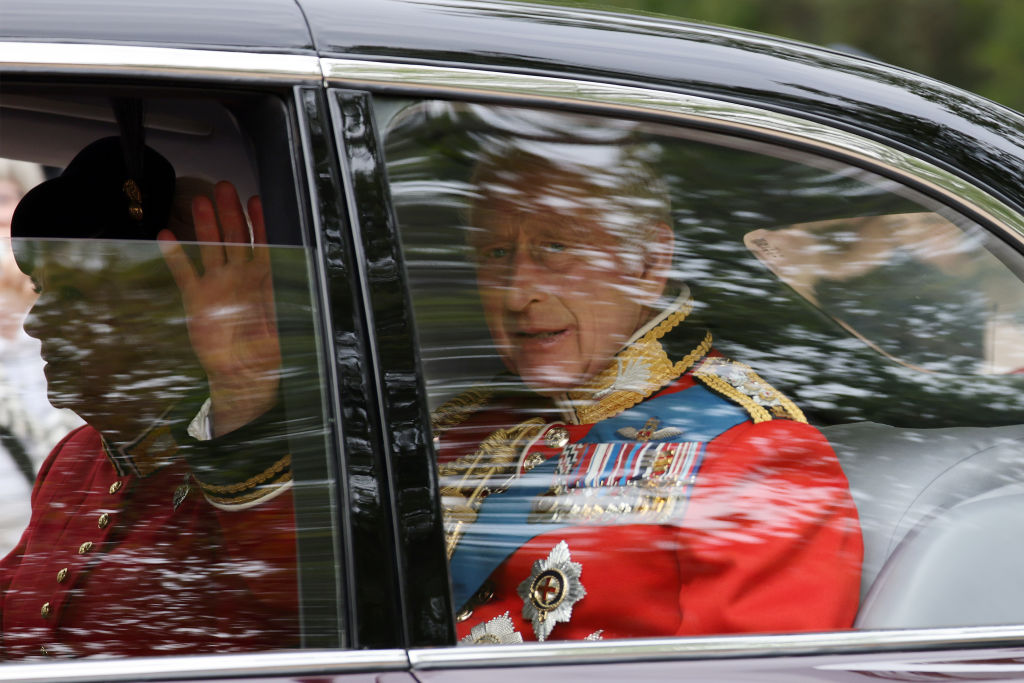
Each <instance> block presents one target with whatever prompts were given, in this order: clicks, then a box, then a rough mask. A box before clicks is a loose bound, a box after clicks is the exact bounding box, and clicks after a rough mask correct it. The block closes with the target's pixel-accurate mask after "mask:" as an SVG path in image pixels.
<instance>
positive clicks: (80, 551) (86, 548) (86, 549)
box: [78, 541, 92, 555]
mask: <svg viewBox="0 0 1024 683" xmlns="http://www.w3.org/2000/svg"><path fill="white" fill-rule="evenodd" d="M90 550H92V541H86V542H85V543H83V544H82V545H80V546H78V554H79V555H85V554H86V553H87V552H89V551H90Z"/></svg>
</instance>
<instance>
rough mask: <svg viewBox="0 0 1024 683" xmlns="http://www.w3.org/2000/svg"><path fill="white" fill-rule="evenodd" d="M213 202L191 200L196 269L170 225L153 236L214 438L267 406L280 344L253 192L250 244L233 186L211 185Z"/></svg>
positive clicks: (274, 386)
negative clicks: (207, 400)
mask: <svg viewBox="0 0 1024 683" xmlns="http://www.w3.org/2000/svg"><path fill="white" fill-rule="evenodd" d="M214 200H215V202H216V206H214V203H213V202H211V201H210V200H209V199H208V198H207V197H196V198H195V199H194V200H193V201H192V217H193V220H194V221H195V231H196V240H197V241H198V242H199V243H200V246H199V255H200V262H201V265H202V268H201V269H197V268H196V266H195V264H193V262H192V260H191V259H190V258H189V257H188V255H186V254H185V251H184V250H183V249H182V247H181V245H180V244H179V243H178V241H177V238H176V237H175V236H174V234H173V233H172V232H171V231H170V230H162V231H161V232H160V234H159V235H158V236H157V239H158V240H159V241H160V242H159V243H160V248H161V251H162V252H163V255H164V260H166V261H167V265H168V267H169V268H170V270H171V273H172V274H173V276H174V280H175V282H176V283H177V284H178V288H179V289H180V290H181V297H182V301H183V303H184V307H185V314H186V317H187V318H188V332H189V338H190V339H191V341H192V348H193V350H194V351H195V354H196V356H197V357H198V358H199V362H200V364H201V365H202V366H203V370H205V371H206V376H207V379H208V381H209V383H210V397H211V399H212V411H211V418H212V424H213V435H214V436H220V435H222V434H226V433H228V432H230V431H233V430H235V429H237V428H239V427H241V426H243V425H245V424H246V423H248V422H251V421H252V420H254V419H255V418H257V417H259V416H260V415H262V414H263V413H265V412H266V411H268V410H269V409H270V408H272V407H273V405H274V402H275V401H276V400H277V391H278V384H279V382H280V373H281V346H280V340H279V338H278V332H277V322H276V316H275V313H274V289H273V280H272V278H271V272H270V250H269V248H268V247H266V246H265V245H266V244H267V233H266V226H265V224H264V221H263V207H262V205H261V204H260V200H259V197H253V198H251V199H250V200H249V202H248V209H249V217H250V219H251V220H252V235H253V239H252V244H250V242H249V230H248V227H247V223H246V219H245V213H244V212H243V210H242V203H241V201H240V200H239V198H238V192H237V191H236V190H235V187H234V186H233V185H232V184H231V183H228V182H220V183H218V184H217V186H216V188H215V189H214Z"/></svg>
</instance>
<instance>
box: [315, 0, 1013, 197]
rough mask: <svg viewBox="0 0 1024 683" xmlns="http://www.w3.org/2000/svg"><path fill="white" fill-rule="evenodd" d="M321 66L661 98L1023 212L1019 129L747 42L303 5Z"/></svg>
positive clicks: (945, 94) (640, 23) (508, 9)
mask: <svg viewBox="0 0 1024 683" xmlns="http://www.w3.org/2000/svg"><path fill="white" fill-rule="evenodd" d="M299 1H300V2H301V3H302V6H303V10H304V12H305V13H306V15H307V17H308V19H309V23H310V26H311V28H312V31H313V36H314V41H315V43H316V46H317V50H318V52H319V53H320V54H321V55H323V56H326V57H338V58H361V59H378V60H384V61H405V62H409V61H411V62H415V63H421V64H433V65H446V66H457V67H467V66H468V67H474V68H481V67H483V68H488V69H493V70H500V71H513V72H517V73H531V74H538V75H549V76H559V77H566V76H569V77H572V76H579V77H581V78H586V79H588V80H599V81H605V82H610V83H626V84H630V85H640V86H642V87H651V86H654V87H657V88H663V89H665V90H672V91H676V92H683V93H687V94H693V95H698V96H700V95H706V96H713V97H714V98H716V99H724V100H729V101H733V102H737V103H742V104H752V105H755V106H758V107H764V108H768V109H773V110H776V111H781V112H785V113H788V114H796V115H798V116H801V117H804V118H810V119H813V120H817V121H820V122H822V123H827V124H829V125H832V126H837V127H840V128H844V129H846V130H848V131H851V132H854V133H857V134H861V135H867V136H869V137H873V138H875V139H876V140H879V141H881V142H883V143H885V144H888V145H891V146H894V147H896V148H898V149H902V150H904V151H910V152H911V153H913V154H915V155H916V156H921V157H924V158H926V159H928V160H930V161H932V162H933V163H935V164H936V165H938V166H940V167H943V168H945V169H946V170H949V171H951V172H954V173H957V174H960V175H962V176H964V177H968V178H970V179H971V181H972V182H974V183H976V184H979V185H982V186H984V187H986V189H988V190H989V191H990V192H992V193H993V194H995V195H997V196H1000V197H1001V198H1002V199H1003V200H1004V201H1007V202H1008V203H1010V204H1013V205H1015V206H1016V207H1017V208H1018V209H1021V208H1024V204H1022V201H1021V197H1020V192H1019V189H1018V188H1017V187H1016V185H1015V182H1011V181H1012V179H1015V178H1020V177H1021V175H1022V174H1024V143H1022V140H1024V136H1022V132H1024V117H1022V116H1021V115H1020V114H1018V113H1017V112H1014V111H1012V110H1010V109H1007V108H1006V107H1003V106H1001V105H999V104H996V103H994V102H990V101H988V100H985V99H984V98H982V97H980V96H978V95H975V94H973V93H968V92H965V91H963V90H959V89H957V88H954V87H952V86H949V85H947V84H944V83H941V82H939V81H936V80H933V79H930V78H927V77H925V76H922V75H920V74H916V73H914V72H911V71H907V70H904V69H900V68H896V67H893V66H889V65H886V64H883V63H880V62H878V61H875V60H872V59H867V58H864V57H863V56H859V55H853V54H849V53H844V52H840V51H835V50H828V49H823V48H820V47H816V46H811V45H805V44H802V43H798V42H796V41H790V40H784V39H779V38H776V37H773V36H767V35H761V34H757V33H753V32H748V31H740V30H735V29H728V28H723V27H717V26H711V25H707V24H698V23H693V22H685V21H679V20H674V19H670V18H663V17H657V16H653V15H643V16H637V15H622V14H618V13H613V12H603V11H590V10H582V9H577V8H566V7H558V6H550V5H529V4H524V3H520V2H507V1H501V0H299Z"/></svg>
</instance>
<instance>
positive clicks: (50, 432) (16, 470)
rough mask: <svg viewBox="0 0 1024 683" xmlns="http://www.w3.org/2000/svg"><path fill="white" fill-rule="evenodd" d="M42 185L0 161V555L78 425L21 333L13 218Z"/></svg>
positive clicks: (27, 290)
mask: <svg viewBox="0 0 1024 683" xmlns="http://www.w3.org/2000/svg"><path fill="white" fill-rule="evenodd" d="M43 180H44V175H43V169H42V167H40V166H39V164H34V163H31V162H27V161H18V160H14V159H3V158H0V449H2V451H3V454H4V455H3V456H0V482H2V484H0V555H2V554H6V553H7V551H9V550H10V549H11V548H13V547H14V545H15V544H16V543H17V542H18V537H19V536H20V535H21V532H22V530H23V529H24V528H25V524H26V523H28V518H29V493H30V491H31V488H32V481H33V479H35V475H36V471H37V470H38V469H39V465H40V463H42V461H43V459H44V458H46V455H47V454H48V453H49V452H50V450H51V449H52V448H53V447H54V446H55V445H56V444H57V442H58V441H59V440H60V439H61V438H62V437H63V436H64V435H65V434H67V433H68V431H69V430H71V429H73V428H74V427H77V426H78V425H80V424H81V423H82V421H81V419H80V418H79V417H78V416H76V415H75V414H74V413H73V412H71V411H70V410H58V409H56V408H54V407H53V406H51V405H50V403H49V401H48V400H47V397H46V378H45V377H44V376H43V359H42V358H41V357H40V355H39V342H38V341H37V340H35V339H32V338H31V337H29V336H28V335H26V334H25V331H24V330H23V329H22V321H23V320H24V318H25V313H26V312H27V311H28V309H29V308H30V307H31V306H32V303H33V302H34V301H35V300H36V293H35V292H34V291H33V288H32V281H31V279H30V278H29V277H28V276H27V275H25V274H24V273H22V272H21V271H20V270H19V269H18V264H17V263H16V262H15V260H14V254H13V252H12V250H11V217H12V216H13V215H14V208H15V207H16V206H17V205H18V202H19V201H20V200H21V198H22V196H24V194H25V193H26V192H28V191H29V190H30V189H32V188H33V187H35V186H36V185H37V184H39V183H41V182H42V181H43Z"/></svg>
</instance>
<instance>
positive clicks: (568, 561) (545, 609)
mask: <svg viewBox="0 0 1024 683" xmlns="http://www.w3.org/2000/svg"><path fill="white" fill-rule="evenodd" d="M582 570H583V566H582V565H581V564H580V563H579V562H573V561H572V558H570V557H569V546H568V545H567V544H566V542H565V541H559V542H558V545H556V546H555V547H554V548H552V549H551V553H550V554H549V555H548V556H547V558H546V559H543V560H537V561H536V562H534V563H533V571H531V572H530V578H528V579H526V580H525V581H523V582H522V583H521V584H519V588H518V589H517V590H516V592H517V593H519V597H521V598H522V599H523V618H524V619H527V620H529V621H530V623H531V624H532V625H533V633H534V635H536V636H537V640H546V639H547V637H548V636H549V635H551V629H553V628H554V627H555V624H558V623H559V622H567V621H569V619H571V618H572V608H573V605H575V604H576V603H577V602H579V601H580V600H581V599H582V598H583V597H584V596H585V595H586V594H587V591H586V590H585V589H584V588H583V584H582V583H580V572H581V571H582Z"/></svg>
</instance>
